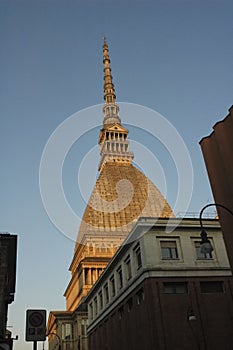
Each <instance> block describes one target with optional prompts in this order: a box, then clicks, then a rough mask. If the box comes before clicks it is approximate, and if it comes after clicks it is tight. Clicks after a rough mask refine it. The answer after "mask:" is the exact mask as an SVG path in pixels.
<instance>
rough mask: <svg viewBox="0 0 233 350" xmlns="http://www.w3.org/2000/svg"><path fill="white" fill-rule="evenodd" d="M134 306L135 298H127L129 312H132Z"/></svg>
mask: <svg viewBox="0 0 233 350" xmlns="http://www.w3.org/2000/svg"><path fill="white" fill-rule="evenodd" d="M132 308H133V298H129V299H128V300H127V310H128V312H130V311H131V310H132Z"/></svg>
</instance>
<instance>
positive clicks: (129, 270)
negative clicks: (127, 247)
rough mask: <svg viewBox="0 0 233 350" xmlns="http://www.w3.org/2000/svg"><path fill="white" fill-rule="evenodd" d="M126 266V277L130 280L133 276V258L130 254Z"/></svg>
mask: <svg viewBox="0 0 233 350" xmlns="http://www.w3.org/2000/svg"><path fill="white" fill-rule="evenodd" d="M125 267H126V278H127V279H128V280H130V278H131V277H132V269H131V260H130V256H129V255H128V256H127V258H126V259H125Z"/></svg>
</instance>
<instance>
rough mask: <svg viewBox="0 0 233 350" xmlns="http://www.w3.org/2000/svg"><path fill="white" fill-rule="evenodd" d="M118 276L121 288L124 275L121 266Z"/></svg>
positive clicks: (119, 287)
mask: <svg viewBox="0 0 233 350" xmlns="http://www.w3.org/2000/svg"><path fill="white" fill-rule="evenodd" d="M117 276H118V289H121V288H122V287H123V275H122V268H121V266H120V267H119V268H118V269H117Z"/></svg>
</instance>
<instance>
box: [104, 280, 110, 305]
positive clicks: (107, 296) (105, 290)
mask: <svg viewBox="0 0 233 350" xmlns="http://www.w3.org/2000/svg"><path fill="white" fill-rule="evenodd" d="M104 296H105V302H106V304H108V303H109V291H108V284H107V283H106V284H105V285H104Z"/></svg>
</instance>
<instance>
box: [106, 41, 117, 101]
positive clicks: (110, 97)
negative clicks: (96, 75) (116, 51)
mask: <svg viewBox="0 0 233 350" xmlns="http://www.w3.org/2000/svg"><path fill="white" fill-rule="evenodd" d="M103 53H104V58H103V64H104V100H105V103H115V101H116V95H115V89H114V85H113V82H112V75H111V68H110V62H111V61H110V58H109V53H108V44H107V41H106V38H105V37H104V45H103Z"/></svg>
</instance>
